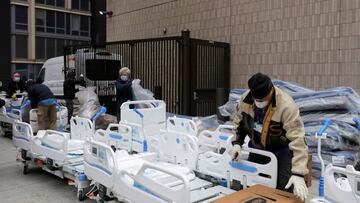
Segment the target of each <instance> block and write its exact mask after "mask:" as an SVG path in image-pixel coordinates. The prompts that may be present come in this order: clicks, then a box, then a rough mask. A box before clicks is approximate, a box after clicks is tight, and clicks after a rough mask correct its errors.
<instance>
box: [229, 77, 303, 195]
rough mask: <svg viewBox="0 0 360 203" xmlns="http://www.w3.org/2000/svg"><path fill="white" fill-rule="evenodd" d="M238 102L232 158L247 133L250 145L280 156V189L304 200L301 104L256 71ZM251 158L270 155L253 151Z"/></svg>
mask: <svg viewBox="0 0 360 203" xmlns="http://www.w3.org/2000/svg"><path fill="white" fill-rule="evenodd" d="M248 86H249V89H250V91H247V92H245V93H244V94H243V95H242V96H241V98H240V100H239V103H238V105H237V108H236V115H235V118H234V124H235V127H234V131H235V133H236V136H235V137H234V140H233V149H232V158H233V159H237V157H238V155H239V154H240V152H241V146H242V145H243V144H244V140H245V137H246V136H249V137H250V142H249V144H248V146H249V147H250V148H256V149H261V150H266V151H270V152H273V153H274V154H275V156H276V158H277V160H278V177H277V189H280V190H285V191H288V192H293V193H294V194H295V195H296V196H298V197H299V198H301V199H302V200H304V199H305V198H306V197H307V195H308V189H307V186H306V184H305V179H304V176H305V175H307V174H308V172H309V171H308V169H307V162H308V148H307V145H306V143H305V140H304V136H305V130H304V124H303V122H302V120H301V118H300V114H299V108H298V107H297V105H296V104H295V102H294V100H293V99H292V98H291V97H290V96H289V95H288V94H287V93H285V92H284V91H282V90H281V89H279V88H278V87H275V86H274V85H273V84H272V82H271V79H270V78H269V77H268V76H267V75H264V74H261V73H257V74H255V75H253V76H252V77H251V78H250V79H249V81H248ZM249 160H250V161H252V162H257V163H262V164H265V163H268V162H269V158H268V157H264V156H261V155H257V154H250V155H249Z"/></svg>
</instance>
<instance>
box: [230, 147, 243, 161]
mask: <svg viewBox="0 0 360 203" xmlns="http://www.w3.org/2000/svg"><path fill="white" fill-rule="evenodd" d="M240 152H241V146H240V145H238V144H236V145H234V146H233V148H232V151H231V160H235V159H236V158H237V157H238V156H239V155H240Z"/></svg>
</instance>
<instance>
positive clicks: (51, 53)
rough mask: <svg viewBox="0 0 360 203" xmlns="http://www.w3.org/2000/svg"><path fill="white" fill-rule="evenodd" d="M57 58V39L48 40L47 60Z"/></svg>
mask: <svg viewBox="0 0 360 203" xmlns="http://www.w3.org/2000/svg"><path fill="white" fill-rule="evenodd" d="M53 57H55V39H51V38H47V39H46V58H53Z"/></svg>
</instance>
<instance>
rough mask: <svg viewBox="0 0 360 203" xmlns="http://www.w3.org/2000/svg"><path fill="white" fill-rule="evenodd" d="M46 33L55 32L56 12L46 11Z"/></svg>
mask: <svg viewBox="0 0 360 203" xmlns="http://www.w3.org/2000/svg"><path fill="white" fill-rule="evenodd" d="M46 32H51V33H54V32H55V12H54V11H46Z"/></svg>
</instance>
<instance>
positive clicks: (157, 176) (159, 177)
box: [116, 153, 196, 187]
mask: <svg viewBox="0 0 360 203" xmlns="http://www.w3.org/2000/svg"><path fill="white" fill-rule="evenodd" d="M121 154H122V153H121ZM123 155H124V156H125V157H129V159H127V160H126V161H124V158H125V157H124V156H120V154H117V156H116V161H117V165H118V166H120V167H118V168H117V169H116V173H117V174H119V172H120V171H121V170H126V171H127V172H129V173H130V174H133V175H136V174H137V173H138V171H139V170H140V168H141V167H142V164H143V163H145V162H146V161H145V160H143V159H141V158H139V159H133V160H132V161H130V160H131V156H128V155H126V154H123ZM125 159H126V158H125ZM151 163H153V164H156V165H157V166H159V167H160V168H163V169H168V170H170V171H173V172H174V173H177V174H179V173H182V174H184V175H185V176H187V177H188V180H189V181H193V180H195V179H196V177H195V174H194V173H193V172H192V171H191V170H189V169H188V168H185V167H182V166H179V165H174V164H170V163H166V162H151ZM145 176H147V177H148V178H150V179H152V180H154V181H156V182H158V183H160V184H162V185H166V186H168V187H173V186H177V185H179V184H181V181H180V180H179V179H177V178H175V177H173V176H170V175H168V174H165V173H163V172H161V171H158V170H155V169H146V171H145ZM126 179H127V181H129V183H131V184H133V180H132V179H131V178H126Z"/></svg>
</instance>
